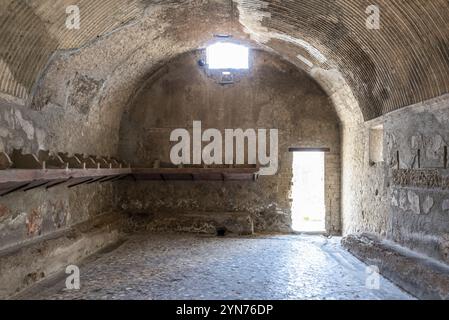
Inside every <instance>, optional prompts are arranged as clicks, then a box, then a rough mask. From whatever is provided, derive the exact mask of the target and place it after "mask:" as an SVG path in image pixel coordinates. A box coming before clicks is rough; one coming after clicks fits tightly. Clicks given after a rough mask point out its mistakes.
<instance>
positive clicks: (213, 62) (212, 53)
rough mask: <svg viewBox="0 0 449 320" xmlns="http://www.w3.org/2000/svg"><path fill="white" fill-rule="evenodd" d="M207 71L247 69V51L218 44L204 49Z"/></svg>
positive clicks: (245, 48) (235, 45) (239, 46)
mask: <svg viewBox="0 0 449 320" xmlns="http://www.w3.org/2000/svg"><path fill="white" fill-rule="evenodd" d="M206 56H207V64H208V67H209V69H248V68H249V49H248V48H247V47H245V46H242V45H238V44H234V43H229V42H218V43H215V44H213V45H210V46H209V47H207V49H206Z"/></svg>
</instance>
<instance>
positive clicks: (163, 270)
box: [22, 235, 413, 300]
mask: <svg viewBox="0 0 449 320" xmlns="http://www.w3.org/2000/svg"><path fill="white" fill-rule="evenodd" d="M339 240H340V239H339V238H333V239H327V238H325V237H322V236H303V235H300V236H293V235H292V236H264V237H247V238H229V237H225V238H217V237H204V236H194V235H136V236H133V237H131V238H129V239H128V240H127V241H126V242H124V243H123V244H122V245H121V246H119V247H117V248H115V249H114V250H112V251H109V252H106V253H102V254H101V255H98V256H97V257H95V259H90V261H87V262H85V263H84V264H83V265H81V266H80V270H81V289H80V290H77V291H67V290H66V289H63V288H65V278H64V279H62V278H60V279H59V280H54V281H50V282H47V283H45V284H41V285H39V286H38V287H35V288H34V289H33V290H32V291H30V292H28V293H27V294H25V295H24V296H23V297H22V298H25V299H164V300H171V299H262V300H264V299H375V300H377V299H413V297H411V296H409V295H408V294H406V293H405V292H403V291H401V290H400V289H399V288H398V287H396V286H395V285H393V284H392V283H390V282H389V281H387V280H385V279H383V278H381V280H380V289H378V290H373V289H369V288H368V287H367V286H366V280H367V273H366V268H367V267H366V266H365V265H364V264H363V263H361V262H360V261H359V260H357V259H356V258H354V257H353V256H352V255H350V254H349V253H347V252H346V251H344V250H343V249H342V248H341V246H340V244H339Z"/></svg>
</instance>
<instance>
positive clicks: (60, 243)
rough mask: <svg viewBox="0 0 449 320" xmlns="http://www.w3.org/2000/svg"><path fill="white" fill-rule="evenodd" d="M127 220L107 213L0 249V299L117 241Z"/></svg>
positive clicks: (52, 274)
mask: <svg viewBox="0 0 449 320" xmlns="http://www.w3.org/2000/svg"><path fill="white" fill-rule="evenodd" d="M124 225H125V223H124V222H123V221H122V217H120V216H118V215H111V214H109V215H103V216H100V217H96V218H95V219H91V220H90V221H88V222H83V223H79V224H77V225H74V226H72V227H71V228H67V229H65V230H64V231H63V232H59V233H53V234H52V235H49V236H47V237H43V238H41V239H40V241H37V242H36V241H35V242H33V243H30V244H28V245H25V246H17V247H16V248H9V249H8V250H2V251H0V284H1V285H0V299H5V298H8V297H10V296H11V295H13V294H17V293H19V292H20V291H22V290H24V289H27V288H29V287H30V286H32V285H35V284H36V283H37V282H39V281H44V280H45V279H48V278H51V277H52V276H54V275H55V274H58V273H63V272H65V268H66V267H67V266H69V265H73V264H76V263H78V262H79V261H81V260H83V259H84V258H86V257H88V256H89V255H92V254H94V253H97V252H98V251H99V250H101V249H103V248H105V247H107V246H109V245H112V244H115V243H117V242H118V241H119V240H120V239H121V237H122V236H123V231H122V229H123V226H124Z"/></svg>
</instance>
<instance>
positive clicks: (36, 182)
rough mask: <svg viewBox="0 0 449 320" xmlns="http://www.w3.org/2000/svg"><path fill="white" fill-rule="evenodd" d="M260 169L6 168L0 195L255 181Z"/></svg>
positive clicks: (1, 173)
mask: <svg viewBox="0 0 449 320" xmlns="http://www.w3.org/2000/svg"><path fill="white" fill-rule="evenodd" d="M258 173H259V167H252V168H249V167H245V168H158V169H156V168H115V169H114V168H112V169H7V170H0V196H4V195H7V194H10V193H12V192H17V191H29V190H32V189H36V188H46V189H50V188H53V187H55V186H58V185H62V184H65V185H67V187H69V188H73V187H76V186H80V185H83V184H92V183H103V182H111V181H118V180H123V179H133V180H135V181H137V180H155V181H255V180H257V178H258V176H259V174H258Z"/></svg>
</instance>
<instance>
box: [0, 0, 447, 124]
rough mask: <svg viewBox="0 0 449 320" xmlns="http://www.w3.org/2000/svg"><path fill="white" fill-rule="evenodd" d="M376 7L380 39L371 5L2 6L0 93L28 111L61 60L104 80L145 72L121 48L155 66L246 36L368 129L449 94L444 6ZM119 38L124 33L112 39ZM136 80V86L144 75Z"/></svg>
mask: <svg viewBox="0 0 449 320" xmlns="http://www.w3.org/2000/svg"><path fill="white" fill-rule="evenodd" d="M375 2H376V4H377V5H378V6H379V8H380V14H381V16H380V17H381V28H380V30H368V29H367V28H366V19H367V17H368V15H369V14H367V13H366V8H367V7H368V6H369V5H372V4H373V1H371V0H369V1H368V0H320V1H316V0H301V1H298V0H296V1H287V0H282V1H280V0H271V1H258V0H236V1H227V0H226V1H225V0H215V1H212V0H210V1H206V0H191V1H156V0H154V1H151V0H128V1H123V0H97V1H90V0H78V1H73V0H33V1H18V0H1V1H0V12H1V15H0V91H1V92H3V93H6V94H9V95H11V96H15V97H18V98H21V99H24V100H28V102H29V101H31V99H30V98H32V97H33V95H34V94H35V92H36V90H35V89H36V87H37V84H38V83H40V82H42V79H43V78H45V75H46V73H47V72H48V70H50V69H51V66H52V65H56V63H55V61H56V60H57V58H56V56H58V55H59V56H60V55H61V54H62V53H64V52H70V53H71V54H74V52H79V51H83V50H88V49H89V48H90V47H92V46H97V48H98V50H99V51H101V52H102V55H99V56H100V58H99V60H98V61H94V62H91V65H90V68H91V70H95V68H97V69H98V70H99V73H100V74H103V75H105V76H104V77H107V76H106V75H107V74H108V73H110V74H113V73H116V72H117V70H120V72H121V73H122V74H123V72H124V73H125V74H126V70H128V69H129V70H131V69H133V68H135V69H139V68H141V67H142V64H134V65H133V64H132V63H129V61H127V59H123V57H125V56H127V55H128V54H129V52H127V51H126V50H127V49H128V48H133V50H134V51H133V52H137V51H138V50H139V48H144V47H145V48H146V47H149V46H150V47H151V44H152V42H154V47H155V48H158V52H159V53H160V54H157V53H155V52H153V53H152V52H150V51H148V50H147V51H146V52H145V55H143V56H146V59H148V61H150V62H151V65H152V66H155V65H156V64H157V63H158V62H161V61H162V60H164V59H169V58H170V57H171V56H174V55H176V54H179V53H182V52H184V51H188V50H193V49H197V48H198V47H199V46H201V45H203V44H204V42H205V41H207V39H210V38H212V36H213V34H214V33H220V32H223V33H227V32H231V33H233V34H234V36H235V37H236V38H244V37H245V33H246V34H247V35H249V36H250V37H251V39H252V40H254V41H255V42H257V43H259V44H260V45H261V46H262V47H264V48H266V49H272V50H274V51H275V52H277V53H278V54H280V55H282V56H283V57H286V58H288V59H289V60H290V61H292V62H294V63H295V64H296V65H298V66H299V67H301V68H303V69H304V70H306V71H308V72H309V73H310V74H311V75H312V76H314V75H316V74H318V73H319V72H317V71H320V70H324V71H329V70H337V71H338V72H340V73H341V74H342V75H343V78H344V79H345V81H346V83H347V84H349V87H350V88H351V90H352V93H353V95H354V96H355V98H356V99H357V101H358V104H359V106H360V108H361V110H362V113H363V115H364V118H365V120H368V119H372V118H375V117H377V116H379V115H382V114H384V113H387V112H390V111H393V110H396V109H399V108H401V107H404V106H407V105H411V104H414V103H417V102H420V101H423V100H426V99H430V98H433V97H436V96H439V95H442V94H444V93H447V92H449V78H448V77H447V74H448V72H449V28H448V23H447V20H446V19H447V16H448V14H449V1H448V0H431V1H429V0H378V1H375ZM73 4H76V5H78V6H79V7H80V10H81V19H82V20H81V29H80V30H69V29H67V28H66V27H65V20H66V18H67V14H66V11H65V8H66V7H67V6H68V5H73ZM161 8H164V10H162V9H161ZM217 17H218V18H217ZM150 20H151V21H152V24H151V23H149V22H148V21H150ZM136 25H137V26H140V29H139V30H140V31H141V32H142V33H141V34H139V33H136V29H135V28H136ZM133 28H134V29H133ZM150 28H151V30H150ZM123 29H126V30H128V32H127V33H126V31H123V32H122V33H121V34H122V36H120V37H118V36H117V37H115V38H114V35H113V34H115V33H117V32H119V31H121V30H123ZM168 30H169V31H170V32H168ZM145 32H147V33H149V34H151V36H147V35H145ZM137 35H138V36H137ZM168 38H170V40H167V41H166V43H165V45H164V41H165V39H168ZM117 42H119V43H120V46H119V45H118V44H117ZM111 43H113V44H115V48H112V47H111ZM108 46H109V47H108ZM166 46H174V47H176V50H170V48H165V47H166ZM75 49H79V50H75ZM120 50H122V51H123V57H121V53H120V52H121V51H120ZM108 51H110V52H109V55H108ZM142 52H144V51H142ZM117 55H118V56H120V57H121V59H119V57H117ZM104 59H106V60H107V61H106V62H105V61H102V60H104ZM113 61H115V62H114V63H113ZM87 65H89V63H87ZM148 65H150V63H148ZM59 67H61V66H59ZM79 69H83V68H82V67H80V68H79ZM144 70H146V71H149V70H151V68H150V67H148V66H147V67H146V68H144ZM63 71H64V70H62V71H61V72H63ZM68 71H73V70H68ZM131 73H132V72H131V71H130V74H131ZM134 75H135V76H134V78H133V79H134V80H135V81H136V83H137V82H138V81H137V80H138V79H139V80H140V79H141V78H139V77H141V75H139V77H138V76H137V73H136V72H135V71H134ZM124 79H127V81H128V80H129V81H131V78H129V77H126V76H125V77H124ZM108 83H114V82H113V81H109V82H108ZM104 92H107V90H106V91H104ZM47 98H48V99H50V100H51V99H52V97H47ZM54 100H55V101H57V100H58V99H57V98H55V99H54ZM125 100H126V99H125ZM55 103H56V102H55Z"/></svg>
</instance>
